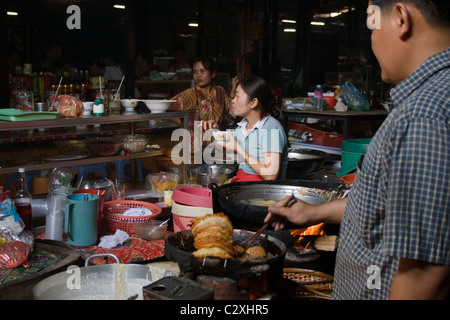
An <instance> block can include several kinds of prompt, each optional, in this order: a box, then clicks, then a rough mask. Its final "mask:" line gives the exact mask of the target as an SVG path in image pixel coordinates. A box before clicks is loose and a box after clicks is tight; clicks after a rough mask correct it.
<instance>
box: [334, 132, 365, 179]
mask: <svg viewBox="0 0 450 320" xmlns="http://www.w3.org/2000/svg"><path fill="white" fill-rule="evenodd" d="M371 141H372V139H371V138H362V139H349V140H344V141H342V148H341V149H342V160H341V170H339V171H338V173H337V176H338V177H342V176H345V175H347V174H350V173H354V172H355V171H356V167H357V164H358V161H359V159H360V158H361V155H362V154H363V153H364V152H366V151H367V148H368V147H369V144H370V142H371Z"/></svg>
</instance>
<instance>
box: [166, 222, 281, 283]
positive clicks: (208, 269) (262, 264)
mask: <svg viewBox="0 0 450 320" xmlns="http://www.w3.org/2000/svg"><path fill="white" fill-rule="evenodd" d="M252 234H254V232H251V231H247V230H236V229H235V230H233V239H234V241H235V242H236V243H237V244H241V243H243V242H244V241H245V240H246V239H248V238H249V237H250V236H251V235H252ZM254 245H257V246H262V247H263V248H264V249H265V250H266V252H267V253H268V254H269V256H270V258H268V259H257V260H247V261H241V260H238V259H221V258H216V257H205V258H196V257H194V255H193V254H192V252H194V251H195V247H194V236H193V235H192V233H191V231H190V230H187V231H182V232H177V233H173V234H172V235H170V236H169V237H167V238H166V240H165V247H164V253H165V255H166V257H167V259H169V260H172V261H175V262H177V263H178V266H179V268H180V271H182V272H185V273H188V272H192V273H194V274H195V275H196V276H197V275H212V276H217V277H229V278H233V279H243V278H253V277H257V276H260V275H262V274H266V275H267V277H268V278H269V281H268V283H269V284H271V285H273V286H277V285H278V283H279V281H280V280H281V275H282V273H283V262H284V258H285V255H286V246H285V245H284V243H283V242H282V241H280V240H278V239H276V238H274V237H272V236H269V235H266V234H262V235H260V236H259V237H258V238H257V240H256V241H255V244H254ZM271 289H275V288H271Z"/></svg>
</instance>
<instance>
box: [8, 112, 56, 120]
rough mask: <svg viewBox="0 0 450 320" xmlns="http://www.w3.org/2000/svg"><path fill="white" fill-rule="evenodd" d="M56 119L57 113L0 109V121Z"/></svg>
mask: <svg viewBox="0 0 450 320" xmlns="http://www.w3.org/2000/svg"><path fill="white" fill-rule="evenodd" d="M57 117H58V112H49V111H42V112H37V111H22V110H18V109H0V120H1V121H37V120H53V119H56V118H57Z"/></svg>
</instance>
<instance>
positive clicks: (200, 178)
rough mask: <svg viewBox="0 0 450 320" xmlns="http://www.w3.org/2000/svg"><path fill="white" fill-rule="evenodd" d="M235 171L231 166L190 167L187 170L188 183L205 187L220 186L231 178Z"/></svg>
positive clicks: (208, 165)
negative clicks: (213, 184)
mask: <svg viewBox="0 0 450 320" xmlns="http://www.w3.org/2000/svg"><path fill="white" fill-rule="evenodd" d="M235 173H236V170H235V168H234V167H233V166H227V165H220V164H205V165H199V166H195V167H192V168H191V169H190V170H189V181H190V182H191V183H194V184H199V185H202V186H204V187H207V186H208V185H209V184H210V183H215V184H217V185H219V186H220V185H222V184H223V183H224V182H225V181H227V180H228V179H230V178H232V177H233V176H234V174H235Z"/></svg>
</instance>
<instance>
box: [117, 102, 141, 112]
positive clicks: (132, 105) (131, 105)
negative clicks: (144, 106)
mask: <svg viewBox="0 0 450 320" xmlns="http://www.w3.org/2000/svg"><path fill="white" fill-rule="evenodd" d="M120 103H121V104H122V106H123V107H124V108H125V109H129V110H131V109H133V110H134V108H135V107H136V106H137V105H138V103H139V101H138V100H137V99H122V100H120Z"/></svg>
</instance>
